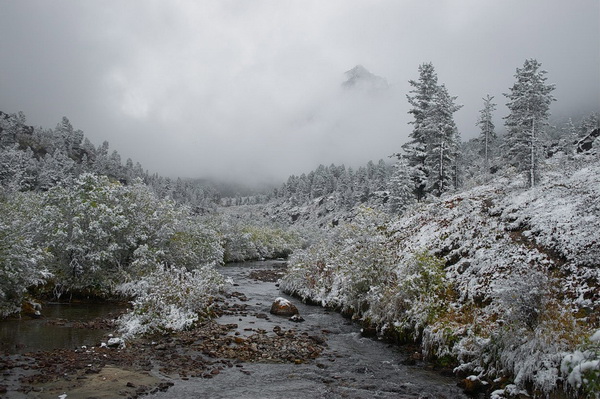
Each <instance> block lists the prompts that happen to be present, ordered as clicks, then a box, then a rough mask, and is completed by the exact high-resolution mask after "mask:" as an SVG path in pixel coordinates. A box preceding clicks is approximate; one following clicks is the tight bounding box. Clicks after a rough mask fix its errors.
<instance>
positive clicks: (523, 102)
mask: <svg viewBox="0 0 600 399" xmlns="http://www.w3.org/2000/svg"><path fill="white" fill-rule="evenodd" d="M546 73H547V72H546V71H544V70H542V69H541V64H540V63H539V62H538V61H537V60H535V59H533V58H532V59H528V60H526V61H525V63H524V65H523V68H517V73H516V74H515V78H516V82H515V84H514V85H513V87H512V88H511V89H510V93H505V94H504V95H505V96H506V97H507V98H508V100H509V102H508V103H507V104H506V106H507V107H508V109H509V111H510V114H509V115H508V116H507V117H506V118H505V119H506V122H505V126H506V128H507V129H508V135H507V138H506V147H507V148H506V155H507V156H508V157H509V159H510V160H511V161H512V162H513V163H514V165H515V166H516V167H517V169H518V170H519V171H520V172H526V173H527V179H528V183H529V187H533V186H535V185H536V183H537V181H538V178H539V158H540V149H541V145H540V139H539V138H540V135H541V133H543V131H544V129H545V127H546V126H547V125H548V117H549V116H550V112H549V109H550V103H551V102H552V101H555V99H554V97H553V96H552V95H551V92H552V91H553V90H554V87H555V86H554V85H547V84H546V83H545V82H546V79H547V78H546V76H545V75H546Z"/></svg>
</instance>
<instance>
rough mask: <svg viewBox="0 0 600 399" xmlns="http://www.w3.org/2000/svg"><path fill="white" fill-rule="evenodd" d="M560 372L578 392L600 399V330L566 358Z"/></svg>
mask: <svg viewBox="0 0 600 399" xmlns="http://www.w3.org/2000/svg"><path fill="white" fill-rule="evenodd" d="M560 371H561V372H562V375H563V376H564V377H565V378H566V381H567V383H568V384H569V386H570V387H571V388H572V389H574V390H575V391H576V392H579V393H581V394H583V395H586V396H587V397H589V398H599V397H600V330H597V331H596V332H595V333H594V334H593V335H592V336H591V337H590V338H589V340H587V342H585V343H584V344H583V345H581V346H580V347H579V348H578V350H576V351H574V352H572V353H569V354H567V355H565V356H564V358H563V359H562V363H561V366H560Z"/></svg>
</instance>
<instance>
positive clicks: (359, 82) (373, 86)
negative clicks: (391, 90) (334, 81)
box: [342, 64, 389, 90]
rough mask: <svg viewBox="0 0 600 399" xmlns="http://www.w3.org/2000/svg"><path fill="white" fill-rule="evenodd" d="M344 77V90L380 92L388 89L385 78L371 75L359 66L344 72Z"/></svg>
mask: <svg viewBox="0 0 600 399" xmlns="http://www.w3.org/2000/svg"><path fill="white" fill-rule="evenodd" d="M344 75H346V81H345V82H343V83H342V86H344V87H345V88H359V89H369V90H382V89H387V88H388V87H389V84H388V82H387V80H386V79H385V78H382V77H381V76H377V75H375V74H373V73H372V72H371V71H369V70H368V69H367V68H365V67H364V66H362V65H360V64H359V65H356V66H355V67H354V68H352V69H350V70H349V71H346V72H344Z"/></svg>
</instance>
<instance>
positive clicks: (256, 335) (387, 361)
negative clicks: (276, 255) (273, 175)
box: [0, 262, 462, 399]
mask: <svg viewBox="0 0 600 399" xmlns="http://www.w3.org/2000/svg"><path fill="white" fill-rule="evenodd" d="M283 267H284V265H283V264H282V263H280V262H257V263H253V264H250V265H247V264H242V265H234V266H226V267H225V268H224V269H223V272H224V274H226V275H227V276H228V277H231V278H232V279H233V281H234V286H233V287H231V290H230V292H229V293H227V294H225V295H223V296H222V297H219V298H215V303H214V312H215V318H214V319H212V320H206V321H204V322H201V323H198V324H197V325H196V326H195V327H194V328H193V329H191V330H188V331H184V332H180V333H174V334H167V335H161V336H153V337H144V338H140V339H136V340H132V341H127V342H126V343H125V346H124V347H113V348H109V347H106V346H104V345H101V344H100V342H93V343H90V345H87V346H79V347H76V348H62V349H55V350H51V351H38V352H30V353H23V354H12V355H8V354H5V355H3V356H0V370H2V377H1V379H0V396H2V397H7V398H10V399H14V398H58V397H61V398H67V399H73V398H116V397H123V398H137V397H140V396H148V397H152V398H156V399H158V398H186V397H190V395H192V396H197V395H199V394H202V395H205V396H206V397H215V398H240V397H247V398H252V397H256V398H268V397H273V398H277V397H281V395H288V394H289V393H290V392H294V395H295V397H296V398H297V399H300V398H319V397H323V398H325V397H328V398H329V397H340V398H341V397H349V398H363V397H364V398H367V397H383V398H392V397H400V398H425V397H428V398H457V397H462V394H461V393H460V390H459V389H458V388H456V386H455V382H454V380H453V379H450V378H445V377H443V376H441V375H440V374H439V373H437V372H430V371H427V370H425V369H424V368H423V367H422V365H419V364H416V365H415V366H406V360H407V359H409V358H410V354H407V353H405V352H401V351H399V350H398V348H395V347H391V346H390V347H388V346H387V345H386V344H384V343H381V342H377V341H374V340H372V339H369V338H364V337H362V336H361V335H360V332H359V329H358V328H357V327H356V326H354V325H352V323H350V322H349V321H348V320H345V319H343V318H342V317H341V316H340V315H338V314H336V313H332V312H329V311H327V310H325V309H321V308H318V307H311V306H307V305H304V304H302V303H300V302H298V301H295V300H294V299H292V298H290V300H292V301H293V302H295V304H296V305H297V306H298V308H299V310H300V314H301V315H302V316H304V318H305V319H306V320H307V321H306V322H303V323H298V322H294V321H291V320H289V318H288V317H281V316H275V315H271V314H270V313H269V308H270V306H271V302H272V301H273V300H274V299H275V298H276V297H277V296H279V295H280V294H279V292H278V290H277V287H276V284H275V281H276V280H277V277H278V276H280V275H281V273H282V272H283V270H284V269H283ZM58 323H62V321H60V320H59V321H58ZM65 323H70V322H68V321H65ZM111 323H112V321H111V318H106V319H94V320H91V321H87V322H85V323H79V324H77V323H72V325H71V327H73V326H74V327H75V328H92V329H93V328H96V327H99V328H102V329H106V328H107V327H113V328H114V325H113V324H111ZM108 338H109V337H108V336H105V337H104V339H103V341H104V342H107V340H108ZM409 363H410V364H414V363H415V361H414V360H413V361H411V362H409ZM411 367H413V368H412V369H411ZM61 395H62V396H61ZM64 395H66V396H64Z"/></svg>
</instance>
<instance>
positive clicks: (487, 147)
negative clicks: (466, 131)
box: [476, 94, 496, 173]
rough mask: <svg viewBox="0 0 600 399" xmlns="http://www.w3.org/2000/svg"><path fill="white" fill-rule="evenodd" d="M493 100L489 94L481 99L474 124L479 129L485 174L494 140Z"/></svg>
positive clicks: (494, 106) (488, 169)
mask: <svg viewBox="0 0 600 399" xmlns="http://www.w3.org/2000/svg"><path fill="white" fill-rule="evenodd" d="M493 99H494V96H490V95H489V94H488V95H487V96H486V97H485V98H483V109H481V110H480V111H479V118H478V119H477V124H476V125H477V126H479V128H480V129H481V133H480V134H479V142H480V148H481V155H482V156H483V162H484V168H485V173H489V171H490V156H491V149H492V146H493V144H494V142H495V140H496V132H495V131H494V128H495V126H494V122H493V120H492V117H493V114H494V111H495V110H496V104H495V103H493V102H492V100H493Z"/></svg>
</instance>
